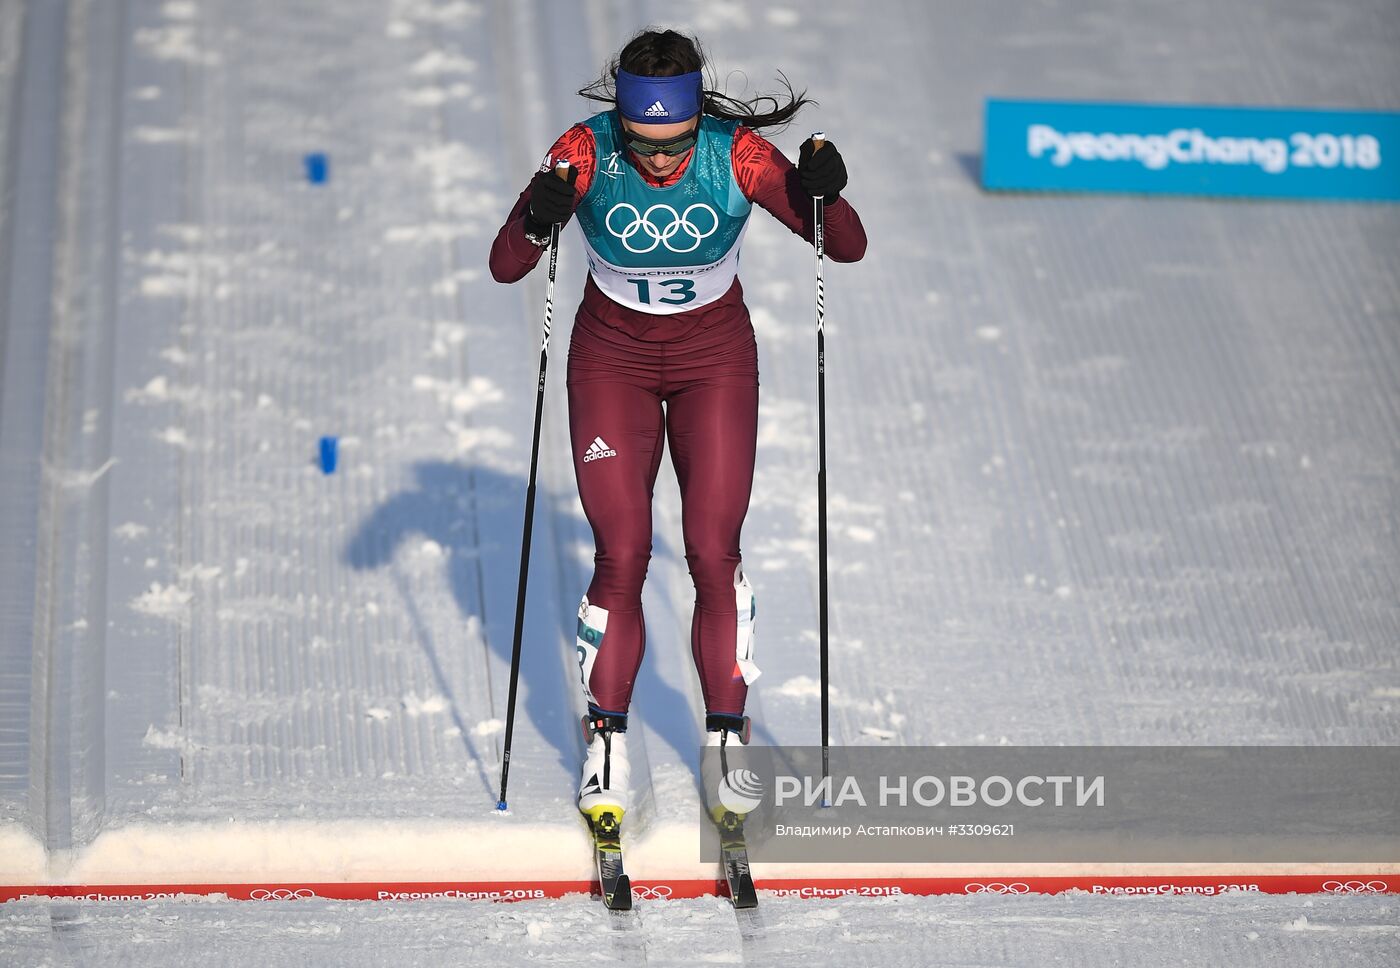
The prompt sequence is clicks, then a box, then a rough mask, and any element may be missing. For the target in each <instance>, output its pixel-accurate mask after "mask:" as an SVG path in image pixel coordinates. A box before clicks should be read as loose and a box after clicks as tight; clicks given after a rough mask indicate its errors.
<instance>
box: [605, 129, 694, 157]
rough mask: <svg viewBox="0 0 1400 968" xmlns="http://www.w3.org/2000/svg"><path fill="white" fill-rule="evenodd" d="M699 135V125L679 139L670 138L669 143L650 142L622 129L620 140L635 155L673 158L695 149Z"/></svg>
mask: <svg viewBox="0 0 1400 968" xmlns="http://www.w3.org/2000/svg"><path fill="white" fill-rule="evenodd" d="M699 135H700V126H699V125H696V126H695V127H694V128H691V129H690V130H689V131H687V132H686V133H685V134H683V135H681V136H680V137H679V138H672V139H671V140H670V141H650V140H648V139H646V138H642V137H639V136H638V135H636V134H633V133H632V132H631V131H628V130H627V129H626V128H623V129H622V140H623V141H624V142H625V143H626V144H627V147H629V148H631V149H632V150H633V151H635V152H636V153H637V154H639V155H644V156H650V155H670V156H672V157H674V156H675V155H683V154H685V153H686V152H687V151H689V150H690V149H691V148H694V147H695V142H696V141H697V140H698V138H699Z"/></svg>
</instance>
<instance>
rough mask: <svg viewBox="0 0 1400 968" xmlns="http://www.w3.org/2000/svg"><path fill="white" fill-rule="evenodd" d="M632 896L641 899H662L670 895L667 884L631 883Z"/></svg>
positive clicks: (669, 888)
mask: <svg viewBox="0 0 1400 968" xmlns="http://www.w3.org/2000/svg"><path fill="white" fill-rule="evenodd" d="M632 896H633V897H635V898H639V899H641V900H643V901H664V900H666V899H667V898H669V897H670V896H671V887H670V885H669V884H653V885H646V884H633V885H632Z"/></svg>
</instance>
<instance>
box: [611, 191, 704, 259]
mask: <svg viewBox="0 0 1400 968" xmlns="http://www.w3.org/2000/svg"><path fill="white" fill-rule="evenodd" d="M623 209H627V210H628V211H629V212H631V213H632V221H630V222H628V223H627V224H626V225H625V226H623V227H622V228H621V229H620V230H619V229H617V228H615V227H614V226H613V224H612V220H613V216H614V215H616V214H617V213H618V212H619V211H621V210H623ZM696 209H699V210H701V211H703V212H705V213H707V214H708V215H709V217H710V227H709V228H707V229H701V227H700V226H699V225H697V224H696V223H694V222H692V221H691V220H690V213H691V212H694V211H695V210H696ZM653 212H662V213H665V214H667V215H669V216H670V218H669V219H668V220H666V221H665V223H664V224H662V225H658V224H657V223H656V222H653V221H652V219H651V216H652V213H653ZM701 221H702V222H703V221H704V220H703V219H701ZM603 224H604V225H606V226H607V227H608V231H609V232H611V233H612V234H613V235H615V236H617V237H618V238H619V239H621V240H622V244H623V246H624V247H626V249H627V251H628V252H632V253H635V254H637V255H643V254H645V253H647V252H650V251H652V250H653V249H655V248H656V247H657V246H658V245H665V246H666V248H668V249H670V250H671V251H672V252H694V251H695V250H696V249H698V248H699V247H700V243H701V242H703V241H705V240H706V239H708V238H709V237H710V236H712V235H714V234H715V232H716V231H718V230H719V215H717V214H716V213H715V210H714V209H712V208H710V206H708V205H706V204H705V203H704V202H696V203H695V204H694V205H689V206H687V207H686V210H685V211H684V212H681V213H680V214H677V213H676V210H675V209H674V208H672V207H671V206H669V205H666V204H664V203H657V204H656V205H653V206H651V207H650V208H648V209H647V210H646V211H645V212H639V211H637V206H635V205H632V204H630V203H628V202H618V203H617V204H616V205H614V206H613V207H612V208H611V209H609V210H608V214H607V217H606V218H605V219H603ZM638 232H640V233H642V234H643V235H645V236H646V237H647V238H649V239H651V245H648V246H647V247H646V248H644V249H639V248H636V247H634V246H633V245H632V237H633V236H635V235H636V234H637V233H638ZM681 232H683V233H685V236H686V237H687V238H688V239H690V244H689V245H687V246H685V247H684V248H678V247H676V246H674V245H672V244H671V240H672V239H673V238H675V237H676V234H677V233H681Z"/></svg>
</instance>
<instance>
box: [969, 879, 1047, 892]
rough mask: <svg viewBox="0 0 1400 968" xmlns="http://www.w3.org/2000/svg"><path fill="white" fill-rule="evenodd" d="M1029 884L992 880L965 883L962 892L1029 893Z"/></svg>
mask: <svg viewBox="0 0 1400 968" xmlns="http://www.w3.org/2000/svg"><path fill="white" fill-rule="evenodd" d="M1030 891H1031V886H1030V885H1029V884H1022V883H1021V882H1019V881H1017V882H1016V883H1015V884H1002V883H1000V882H998V881H992V882H990V883H987V884H965V885H963V893H964V894H1029V893H1030Z"/></svg>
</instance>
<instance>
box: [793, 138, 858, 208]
mask: <svg viewBox="0 0 1400 968" xmlns="http://www.w3.org/2000/svg"><path fill="white" fill-rule="evenodd" d="M813 147H814V146H813V144H812V139H811V138H808V139H807V140H806V141H804V142H802V147H801V148H800V149H798V152H797V174H798V177H800V178H801V179H802V190H803V191H804V192H806V193H807V194H808V195H811V196H812V197H813V198H820V199H821V200H822V204H823V205H830V204H831V203H832V202H835V201H836V200H837V199H838V198H840V197H841V189H843V188H845V187H846V163H845V162H844V161H842V160H841V152H839V151H837V150H836V145H834V144H832V143H831V142H830V141H825V142H823V143H822V148H821V150H820V151H814V150H813Z"/></svg>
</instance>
